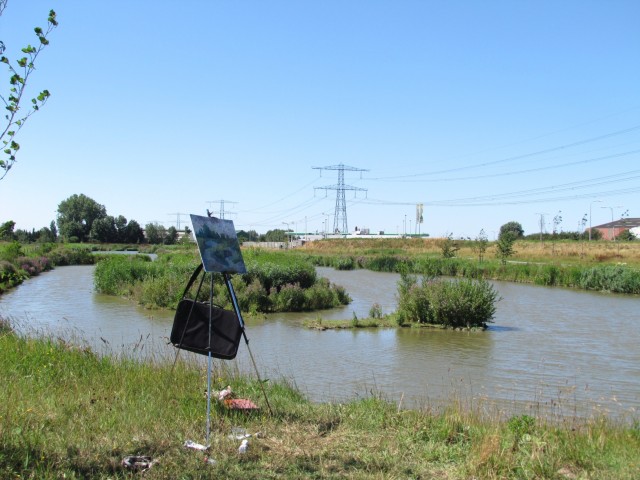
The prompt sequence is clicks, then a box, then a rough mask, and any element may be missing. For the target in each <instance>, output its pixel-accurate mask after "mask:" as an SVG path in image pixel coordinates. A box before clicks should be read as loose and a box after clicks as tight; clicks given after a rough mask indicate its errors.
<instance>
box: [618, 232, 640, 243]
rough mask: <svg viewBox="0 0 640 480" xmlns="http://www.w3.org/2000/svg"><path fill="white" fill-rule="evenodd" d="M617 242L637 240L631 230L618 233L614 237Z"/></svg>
mask: <svg viewBox="0 0 640 480" xmlns="http://www.w3.org/2000/svg"><path fill="white" fill-rule="evenodd" d="M616 239H617V240H621V241H623V242H632V241H634V240H637V239H638V237H636V236H635V235H634V234H633V232H632V231H631V230H623V231H622V232H620V234H619V235H618V236H617V237H616Z"/></svg>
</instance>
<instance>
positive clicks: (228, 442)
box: [0, 321, 640, 480]
mask: <svg viewBox="0 0 640 480" xmlns="http://www.w3.org/2000/svg"><path fill="white" fill-rule="evenodd" d="M200 358H201V359H204V357H200ZM224 365H225V364H223V362H221V363H216V368H215V369H214V375H213V382H214V387H215V388H216V389H219V388H222V387H224V386H226V385H227V384H228V385H231V386H232V388H233V391H234V392H236V393H237V394H238V395H239V396H240V397H243V398H250V399H252V400H254V401H255V402H256V403H257V404H258V405H259V406H261V410H260V411H259V412H258V413H253V414H250V415H247V414H240V413H238V412H233V411H229V410H226V409H225V408H224V407H222V406H221V405H219V404H218V403H217V402H214V403H213V409H212V429H211V432H212V435H211V448H210V450H209V452H207V453H206V454H204V453H202V452H198V451H195V450H192V449H187V448H185V447H184V446H183V444H184V442H185V440H187V439H190V440H193V441H195V442H198V443H204V431H205V414H206V400H205V398H204V396H203V393H204V391H205V389H206V370H205V368H204V362H202V361H200V362H197V363H196V362H186V361H183V362H179V363H178V365H177V367H176V370H175V371H172V370H171V365H168V364H165V363H163V362H162V361H160V360H148V361H136V360H132V359H130V358H125V357H124V356H115V357H101V356H99V355H96V354H94V353H93V352H91V351H89V350H87V349H85V348H78V347H76V346H74V345H72V344H69V343H65V342H62V341H57V340H48V339H34V338H25V337H20V336H17V335H15V334H14V333H13V332H12V331H11V329H10V328H8V326H7V324H6V322H2V321H0V383H1V384H2V386H3V388H2V389H0V478H8V479H11V478H16V479H17V478H32V479H60V478H66V479H80V478H82V479H107V478H110V479H120V478H141V477H142V478H147V479H205V478H228V479H235V478H237V479H244V480H246V479H265V478H266V479H270V478H274V479H275V478H292V479H293V478H295V479H298V478H317V479H323V478H327V479H329V478H335V479H338V478H358V479H361V478H372V479H387V478H435V479H443V480H444V479H447V480H451V479H470V478H476V479H546V478H548V479H566V478H585V479H587V478H588V479H600V478H607V479H634V478H638V477H639V476H640V456H638V451H639V450H640V424H639V423H638V422H636V423H635V424H632V425H628V424H620V423H616V422H614V421H611V420H607V419H605V418H601V419H596V420H591V421H586V420H585V421H579V420H576V419H569V420H567V423H566V424H552V423H548V422H547V421H545V419H542V418H531V417H515V418H512V419H508V420H507V421H502V420H501V419H498V418H488V417H487V416H486V415H483V414H480V413H479V412H473V411H467V410H465V409H464V408H463V407H460V406H458V405H456V404H455V403H453V404H452V405H451V407H450V408H449V409H446V410H445V411H440V412H435V411H429V410H425V411H418V410H402V409H400V408H399V406H398V405H394V404H391V403H389V402H386V401H385V400H384V399H382V398H379V397H378V396H376V395H372V396H371V397H369V398H364V399H360V400H355V401H351V402H348V403H344V404H335V403H323V404H314V403H311V402H309V401H307V400H306V399H305V398H304V397H303V396H302V395H301V394H300V393H299V392H298V391H297V390H296V389H294V388H292V387H291V386H289V385H287V384H286V382H284V381H280V380H274V379H271V380H270V381H268V382H265V388H266V390H267V394H268V397H269V402H270V404H271V406H272V409H273V415H271V414H269V412H268V409H267V408H265V402H264V398H263V397H262V394H261V391H260V388H259V385H258V384H257V382H256V381H255V380H254V379H252V378H248V377H241V376H239V375H237V374H236V373H234V372H233V371H231V370H230V369H228V368H225V366H224ZM234 426H235V427H241V428H244V429H246V430H247V431H248V432H249V433H257V432H261V435H260V437H259V438H251V439H250V446H249V451H248V452H247V453H246V454H244V455H239V454H238V453H237V449H238V445H239V441H237V440H232V439H229V438H228V435H229V433H230V432H231V429H232V427H234ZM128 455H148V456H151V457H152V458H153V459H154V460H155V461H157V463H156V464H154V465H153V467H152V468H151V469H150V470H148V471H147V472H145V473H144V474H141V473H135V472H130V471H128V470H126V469H125V468H124V467H123V466H122V465H121V462H122V460H123V458H125V457H126V456H128ZM205 455H206V456H208V457H210V458H213V459H214V460H215V461H216V463H215V464H214V465H210V464H207V463H205V461H204V459H205Z"/></svg>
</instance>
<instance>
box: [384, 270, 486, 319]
mask: <svg viewBox="0 0 640 480" xmlns="http://www.w3.org/2000/svg"><path fill="white" fill-rule="evenodd" d="M398 294H399V295H398V296H399V300H398V312H397V313H398V316H397V318H398V323H400V324H404V323H407V322H410V323H432V324H437V325H443V326H446V327H452V328H473V327H483V328H484V327H486V324H487V323H489V322H491V319H492V318H493V316H494V314H495V303H496V301H498V294H497V292H496V291H495V289H494V288H493V286H492V285H491V284H490V283H489V282H487V281H485V280H479V281H476V280H469V279H461V280H458V281H448V280H441V279H428V278H425V279H423V281H422V284H421V285H419V284H418V281H417V279H416V278H415V277H414V276H409V275H403V276H402V277H401V280H400V282H399V285H398Z"/></svg>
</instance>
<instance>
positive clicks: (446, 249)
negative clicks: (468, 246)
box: [440, 233, 460, 258]
mask: <svg viewBox="0 0 640 480" xmlns="http://www.w3.org/2000/svg"><path fill="white" fill-rule="evenodd" d="M440 250H441V251H442V258H453V257H455V256H456V252H457V251H458V250H460V245H458V242H456V241H455V240H454V239H453V233H449V234H448V235H447V236H446V237H445V239H444V240H443V241H442V243H441V244H440Z"/></svg>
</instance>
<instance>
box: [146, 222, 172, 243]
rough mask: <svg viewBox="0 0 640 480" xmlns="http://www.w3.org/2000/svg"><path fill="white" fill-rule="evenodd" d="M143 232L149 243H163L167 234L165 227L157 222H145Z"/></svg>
mask: <svg viewBox="0 0 640 480" xmlns="http://www.w3.org/2000/svg"><path fill="white" fill-rule="evenodd" d="M144 232H145V236H146V237H147V241H148V242H149V243H151V244H160V243H163V242H164V239H165V237H166V236H167V229H166V228H164V226H163V225H159V224H157V223H147V224H146V225H145V227H144Z"/></svg>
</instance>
